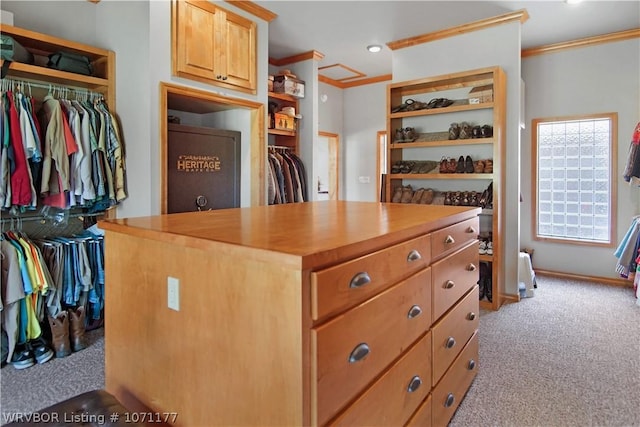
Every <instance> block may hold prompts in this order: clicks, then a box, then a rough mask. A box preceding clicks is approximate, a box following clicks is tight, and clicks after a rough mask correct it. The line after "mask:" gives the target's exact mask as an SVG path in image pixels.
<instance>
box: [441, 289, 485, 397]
mask: <svg viewBox="0 0 640 427" xmlns="http://www.w3.org/2000/svg"><path fill="white" fill-rule="evenodd" d="M478 289H479V288H478V286H477V285H476V286H475V287H474V288H473V289H472V290H471V292H469V293H468V294H467V296H465V297H464V298H463V299H462V301H460V302H459V303H457V304H456V305H455V307H454V308H453V309H452V310H451V311H450V312H448V313H447V314H446V315H444V316H443V317H442V318H441V319H440V320H439V321H438V323H436V324H435V325H434V326H433V327H432V328H431V330H432V331H433V384H437V383H438V381H439V380H440V378H441V377H442V375H444V373H445V372H446V370H447V369H448V368H449V366H450V365H451V363H452V362H453V360H454V359H455V358H456V356H457V355H458V354H459V353H460V351H461V350H462V348H463V347H464V345H465V344H466V343H467V341H468V340H469V338H470V337H471V336H472V335H473V334H474V333H475V332H476V330H477V329H478V319H479V317H480V316H479V312H478V309H479V305H480V303H479V302H478Z"/></svg>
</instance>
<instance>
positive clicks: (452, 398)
mask: <svg viewBox="0 0 640 427" xmlns="http://www.w3.org/2000/svg"><path fill="white" fill-rule="evenodd" d="M455 401H456V398H455V396H454V395H453V393H449V394H448V395H447V400H445V401H444V407H445V408H449V407H450V406H451V405H453V404H454V402H455Z"/></svg>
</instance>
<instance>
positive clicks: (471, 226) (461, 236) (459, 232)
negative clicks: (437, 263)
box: [431, 217, 480, 260]
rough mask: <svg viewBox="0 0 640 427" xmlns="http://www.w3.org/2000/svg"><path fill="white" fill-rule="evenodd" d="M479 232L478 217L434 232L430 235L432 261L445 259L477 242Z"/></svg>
mask: <svg viewBox="0 0 640 427" xmlns="http://www.w3.org/2000/svg"><path fill="white" fill-rule="evenodd" d="M479 232H480V218H478V217H474V218H471V219H468V220H466V221H462V222H459V223H457V224H453V225H450V226H449V227H445V228H443V229H441V230H438V231H434V232H433V233H432V235H431V256H432V257H433V259H434V260H437V259H440V258H442V257H445V256H447V255H448V254H450V253H452V252H455V251H457V250H458V249H460V248H462V247H463V246H466V245H467V244H468V243H469V242H470V241H472V240H477V239H478V233H479Z"/></svg>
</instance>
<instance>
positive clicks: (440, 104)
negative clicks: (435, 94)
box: [427, 98, 453, 108]
mask: <svg viewBox="0 0 640 427" xmlns="http://www.w3.org/2000/svg"><path fill="white" fill-rule="evenodd" d="M451 104H453V101H452V100H450V99H447V98H434V99H432V100H431V101H429V103H428V104H427V108H444V107H448V106H449V105H451Z"/></svg>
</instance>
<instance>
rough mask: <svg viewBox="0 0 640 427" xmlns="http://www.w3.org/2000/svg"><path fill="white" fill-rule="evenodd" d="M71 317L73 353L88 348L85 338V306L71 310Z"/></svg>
mask: <svg viewBox="0 0 640 427" xmlns="http://www.w3.org/2000/svg"><path fill="white" fill-rule="evenodd" d="M69 315H70V317H71V328H69V330H70V332H71V337H70V341H71V348H73V351H80V350H82V349H84V348H87V343H86V340H85V337H84V306H80V307H78V308H77V309H75V310H73V309H69Z"/></svg>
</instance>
